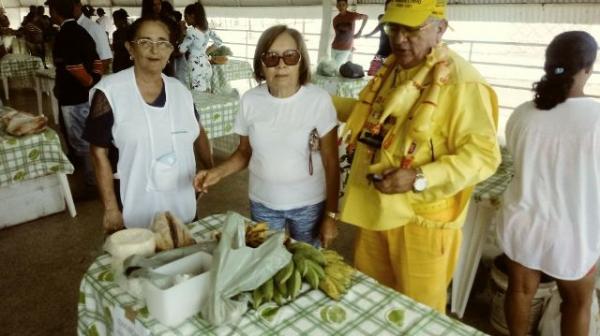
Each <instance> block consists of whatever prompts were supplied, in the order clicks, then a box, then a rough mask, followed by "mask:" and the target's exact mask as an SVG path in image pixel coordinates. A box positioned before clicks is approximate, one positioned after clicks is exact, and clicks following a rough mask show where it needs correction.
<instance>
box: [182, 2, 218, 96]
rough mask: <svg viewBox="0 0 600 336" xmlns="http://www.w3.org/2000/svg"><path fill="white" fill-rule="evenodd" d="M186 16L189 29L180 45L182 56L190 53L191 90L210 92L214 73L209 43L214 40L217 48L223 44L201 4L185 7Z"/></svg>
mask: <svg viewBox="0 0 600 336" xmlns="http://www.w3.org/2000/svg"><path fill="white" fill-rule="evenodd" d="M184 15H185V22H186V23H187V24H188V28H187V31H186V33H185V38H184V39H183V42H181V45H179V51H180V52H181V53H182V54H185V53H186V52H188V51H189V53H190V56H189V59H188V68H189V69H190V71H191V73H190V78H191V89H192V90H194V91H199V92H208V91H210V90H211V87H210V80H211V78H212V73H213V72H212V66H211V65H210V62H209V61H208V56H207V55H206V48H207V46H208V41H209V40H212V41H213V42H214V45H215V47H219V46H220V45H221V44H222V43H223V42H222V41H221V39H220V38H219V37H218V36H217V34H216V33H215V32H214V31H212V30H210V29H209V28H208V21H207V20H206V12H205V11H204V7H203V6H202V5H201V4H200V3H199V2H197V3H195V4H192V5H188V6H187V7H185V11H184Z"/></svg>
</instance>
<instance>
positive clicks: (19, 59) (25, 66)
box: [0, 54, 43, 77]
mask: <svg viewBox="0 0 600 336" xmlns="http://www.w3.org/2000/svg"><path fill="white" fill-rule="evenodd" d="M42 67H43V65H42V60H41V59H40V58H39V57H34V56H31V55H24V54H6V55H4V57H2V58H1V59H0V75H1V76H2V77H27V76H31V75H33V74H34V73H35V72H36V71H37V70H39V69H41V68H42Z"/></svg>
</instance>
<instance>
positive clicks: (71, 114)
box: [60, 102, 96, 185]
mask: <svg viewBox="0 0 600 336" xmlns="http://www.w3.org/2000/svg"><path fill="white" fill-rule="evenodd" d="M60 110H61V112H62V116H63V119H64V121H65V128H66V132H67V137H69V143H70V144H71V147H73V150H74V151H75V155H76V156H78V157H79V158H80V159H81V160H82V162H83V168H84V172H85V183H87V184H91V185H93V184H95V181H96V177H95V176H94V170H93V168H92V162H91V158H90V145H89V143H88V142H87V141H85V140H84V139H83V129H84V128H85V120H86V119H87V117H88V114H89V113H90V104H89V103H88V102H85V103H81V104H77V105H62V106H61V107H60Z"/></svg>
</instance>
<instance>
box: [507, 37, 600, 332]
mask: <svg viewBox="0 0 600 336" xmlns="http://www.w3.org/2000/svg"><path fill="white" fill-rule="evenodd" d="M597 50H598V46H597V44H596V41H595V40H594V38H593V37H592V36H590V35H589V34H588V33H585V32H581V31H570V32H565V33H562V34H560V35H558V36H556V37H555V38H554V40H552V43H550V45H549V46H548V49H547V50H546V63H545V65H544V71H545V75H544V76H543V77H542V79H541V80H540V81H539V82H537V83H536V84H535V85H534V91H535V98H534V100H533V101H532V102H527V103H525V104H523V105H521V106H519V107H518V108H517V109H516V110H515V111H514V113H513V114H512V115H511V117H510V119H509V121H508V124H507V127H506V139H507V146H508V150H509V152H510V153H511V154H512V156H513V159H514V162H515V176H514V179H513V180H512V182H511V184H510V185H509V187H508V190H507V191H506V193H505V197H504V206H503V208H502V209H501V211H500V213H499V216H498V218H497V219H498V222H497V231H498V238H499V241H500V244H501V246H502V248H503V250H504V252H505V253H506V255H507V256H508V258H509V259H510V260H509V261H508V276H509V283H508V290H507V294H506V301H505V312H506V320H507V323H508V328H509V330H510V334H511V335H525V334H526V332H527V329H528V324H529V312H530V305H531V300H532V298H533V295H534V294H535V292H536V290H537V287H538V284H539V281H540V276H541V274H542V273H545V274H547V275H549V276H551V277H553V278H555V279H556V282H557V284H558V289H559V293H560V296H561V298H562V300H563V303H562V304H561V314H562V315H561V334H562V335H587V334H588V328H589V322H590V307H591V302H592V294H593V290H594V284H595V274H596V269H595V265H596V262H597V261H598V258H599V257H600V225H599V223H598V220H599V219H600V206H599V204H600V103H599V102H598V101H596V100H594V99H592V98H589V97H585V95H584V93H583V88H584V86H585V83H586V82H587V80H588V78H589V77H590V75H591V74H592V68H593V64H594V61H595V59H596V53H597Z"/></svg>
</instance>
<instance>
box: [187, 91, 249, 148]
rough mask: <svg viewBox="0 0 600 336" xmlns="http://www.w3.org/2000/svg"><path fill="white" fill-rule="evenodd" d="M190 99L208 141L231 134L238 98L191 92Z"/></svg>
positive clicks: (236, 112)
mask: <svg viewBox="0 0 600 336" xmlns="http://www.w3.org/2000/svg"><path fill="white" fill-rule="evenodd" d="M192 97H193V98H194V106H195V107H196V111H197V112H198V114H199V115H200V123H201V124H202V126H203V127H204V130H205V131H206V133H207V135H208V138H209V139H214V138H218V137H222V136H225V135H229V134H231V132H232V131H233V123H234V122H235V117H236V116H237V114H238V112H239V109H240V100H239V98H237V97H231V96H228V95H218V94H212V93H202V92H195V91H192Z"/></svg>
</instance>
